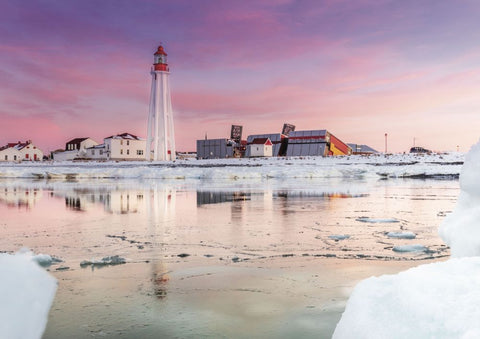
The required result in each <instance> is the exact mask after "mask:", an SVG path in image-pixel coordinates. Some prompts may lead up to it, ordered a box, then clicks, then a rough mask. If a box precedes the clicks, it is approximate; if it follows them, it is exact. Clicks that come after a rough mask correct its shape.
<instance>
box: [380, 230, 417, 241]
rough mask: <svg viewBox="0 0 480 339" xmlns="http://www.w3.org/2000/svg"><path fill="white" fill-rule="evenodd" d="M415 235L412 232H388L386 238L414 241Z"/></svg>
mask: <svg viewBox="0 0 480 339" xmlns="http://www.w3.org/2000/svg"><path fill="white" fill-rule="evenodd" d="M416 236H417V235H416V234H415V233H413V232H388V233H387V237H389V238H396V239H415V238H416Z"/></svg>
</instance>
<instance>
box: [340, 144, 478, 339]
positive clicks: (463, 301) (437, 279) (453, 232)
mask: <svg viewBox="0 0 480 339" xmlns="http://www.w3.org/2000/svg"><path fill="white" fill-rule="evenodd" d="M460 186H461V193H460V196H459V200H458V203H457V206H456V208H455V210H454V211H453V213H452V214H450V215H449V216H448V217H447V218H446V219H445V220H444V222H443V223H442V225H441V226H440V235H441V236H442V238H443V239H444V240H445V242H446V243H447V244H448V245H449V246H450V247H451V252H452V256H454V257H455V258H453V259H450V260H448V261H446V262H441V263H434V264H428V265H422V266H418V267H416V268H412V269H409V270H407V271H405V272H401V273H399V274H396V275H384V276H380V277H371V278H369V279H366V280H364V281H362V282H360V283H359V284H358V285H357V286H356V287H355V290H354V291H353V293H352V295H351V297H350V299H349V301H348V303H347V306H346V309H345V312H344V313H343V316H342V318H341V320H340V322H339V323H338V324H337V327H336V330H335V333H334V335H333V337H334V338H356V339H358V338H369V339H371V338H479V337H480V323H479V322H478V319H480V308H479V307H478V304H479V303H480V240H479V239H480V228H479V226H480V222H479V220H480V207H479V206H480V143H478V144H477V145H475V146H474V147H473V148H472V150H471V151H470V152H469V153H468V154H467V156H466V160H465V165H464V166H463V168H462V170H461V175H460Z"/></svg>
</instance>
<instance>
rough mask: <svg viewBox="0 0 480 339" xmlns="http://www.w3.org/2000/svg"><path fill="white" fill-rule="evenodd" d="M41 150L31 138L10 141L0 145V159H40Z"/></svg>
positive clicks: (41, 156)
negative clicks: (22, 140)
mask: <svg viewBox="0 0 480 339" xmlns="http://www.w3.org/2000/svg"><path fill="white" fill-rule="evenodd" d="M42 160H43V152H42V151H41V150H40V149H38V148H37V147H36V146H35V145H34V144H33V143H32V141H31V140H28V141H25V142H21V141H19V142H10V143H8V144H7V145H5V146H3V147H0V161H42Z"/></svg>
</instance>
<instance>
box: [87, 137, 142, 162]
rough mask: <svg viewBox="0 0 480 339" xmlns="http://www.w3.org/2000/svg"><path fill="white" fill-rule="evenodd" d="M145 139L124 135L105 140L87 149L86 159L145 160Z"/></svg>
mask: <svg viewBox="0 0 480 339" xmlns="http://www.w3.org/2000/svg"><path fill="white" fill-rule="evenodd" d="M146 147H147V144H146V141H145V139H142V138H140V137H137V136H136V135H133V134H130V133H122V134H117V135H112V136H109V137H107V138H105V139H103V144H101V145H95V146H93V147H90V148H87V149H86V156H85V157H86V158H88V159H92V160H145V149H146Z"/></svg>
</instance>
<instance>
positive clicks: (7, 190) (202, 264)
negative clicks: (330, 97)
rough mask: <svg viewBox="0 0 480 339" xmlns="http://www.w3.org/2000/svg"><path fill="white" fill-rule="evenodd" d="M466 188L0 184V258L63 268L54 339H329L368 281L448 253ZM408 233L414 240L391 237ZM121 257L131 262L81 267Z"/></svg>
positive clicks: (389, 183) (431, 184) (412, 184)
mask: <svg viewBox="0 0 480 339" xmlns="http://www.w3.org/2000/svg"><path fill="white" fill-rule="evenodd" d="M458 193H459V188H458V181H421V180H379V181H364V180H362V179H358V180H352V181H349V182H345V181H342V180H340V179H328V180H327V179H323V180H322V179H316V180H296V181H292V182H280V181H266V182H265V181H238V182H235V181H225V182H201V181H191V182H189V181H171V182H165V181H135V180H112V181H100V180H98V181H94V182H81V181H79V182H62V181H44V180H40V181H25V180H3V181H0V251H7V252H14V251H17V250H18V249H19V248H21V247H29V248H31V249H32V250H33V251H34V252H35V253H44V254H50V255H52V256H55V257H56V258H59V259H61V260H62V262H60V263H56V264H54V265H52V266H50V267H49V268H48V269H49V270H50V272H51V273H52V274H53V275H54V276H55V277H56V278H57V279H58V281H59V289H58V291H57V295H56V299H55V301H54V304H53V306H52V309H51V312H50V318H49V323H48V326H47V330H46V332H45V335H44V338H62V337H74V338H92V337H94V338H95V337H98V338H199V337H200V338H201V337H225V338H232V337H234V338H251V337H270V338H289V337H293V336H299V337H302V338H310V337H311V338H318V337H320V338H321V337H330V336H331V334H332V332H333V330H334V328H335V325H336V323H337V321H338V320H339V318H340V316H341V312H342V311H343V308H344V306H345V302H346V300H347V299H348V295H349V293H350V292H351V289H352V288H353V286H354V285H355V284H356V283H357V282H358V281H359V280H361V279H363V278H365V277H368V276H370V275H374V274H377V275H378V274H384V273H395V272H398V271H400V270H404V269H406V268H408V267H412V266H416V265H420V264H422V263H425V262H427V261H431V260H444V258H446V257H447V256H448V255H449V252H448V249H447V248H446V246H444V245H443V243H442V241H441V240H440V239H439V237H438V235H437V228H438V225H439V224H440V222H441V221H442V219H443V218H444V217H445V215H446V214H448V213H449V212H450V211H452V210H453V208H454V205H455V203H456V198H457V196H458ZM365 221H366V222H365ZM407 231H408V232H414V233H415V234H417V237H416V239H391V238H389V237H387V235H386V233H387V232H407ZM338 236H347V238H345V239H343V240H338V238H339V237H338ZM416 244H418V245H423V246H425V250H424V251H420V252H413V253H402V252H395V251H393V248H394V246H401V245H416ZM112 255H119V256H120V257H123V258H125V259H126V261H127V263H126V264H122V265H116V266H105V267H94V268H92V267H91V266H86V267H81V266H80V263H81V262H82V261H84V260H92V259H96V260H99V259H101V258H103V257H106V256H112Z"/></svg>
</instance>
